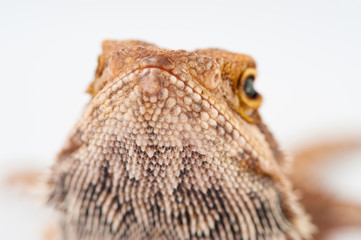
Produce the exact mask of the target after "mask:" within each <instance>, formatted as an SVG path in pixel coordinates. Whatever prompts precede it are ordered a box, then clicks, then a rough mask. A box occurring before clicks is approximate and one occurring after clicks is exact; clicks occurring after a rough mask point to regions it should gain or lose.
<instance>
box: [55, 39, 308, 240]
mask: <svg viewBox="0 0 361 240" xmlns="http://www.w3.org/2000/svg"><path fill="white" fill-rule="evenodd" d="M256 76H257V70H256V63H255V61H254V60H253V59H252V58H251V57H250V56H247V55H243V54H237V53H231V52H228V51H225V50H219V49H203V50H196V51H193V52H189V51H184V50H176V51H174V50H168V49H163V48H159V47H157V46H155V45H152V44H149V43H146V42H141V41H105V42H103V53H102V54H101V55H100V56H99V58H98V67H97V70H96V74H95V79H94V81H93V82H92V83H91V85H90V86H89V88H88V93H90V95H91V97H92V98H91V100H90V102H89V104H88V105H87V106H86V107H85V110H84V112H83V114H82V116H81V118H80V119H79V121H78V122H77V123H76V125H75V126H74V128H73V130H72V131H71V133H70V136H69V138H68V140H67V142H66V143H65V146H64V147H63V149H62V151H61V152H60V153H59V155H58V156H57V159H56V161H55V163H54V165H53V167H52V173H51V175H50V177H49V179H48V183H49V186H50V190H49V195H48V202H49V204H50V205H51V206H52V207H53V208H54V209H55V210H56V212H57V219H58V223H59V232H58V234H59V235H58V236H59V237H60V238H61V239H67V240H76V239H77V240H87V239H249V240H255V239H295V240H296V239H310V238H311V237H312V234H313V233H314V232H315V227H314V225H313V224H312V223H311V219H310V217H309V215H308V214H307V213H306V212H305V210H304V207H303V206H302V205H301V204H300V201H299V200H298V197H296V194H295V190H294V187H293V186H292V184H291V181H290V177H289V176H288V174H287V173H288V168H289V165H290V164H289V160H288V159H287V158H286V157H285V155H284V154H283V153H282V152H281V151H280V150H279V147H278V145H277V142H276V140H275V139H274V137H273V136H272V134H271V133H270V131H269V130H268V128H267V127H266V126H265V124H264V123H263V122H262V118H261V116H260V114H259V111H258V109H259V107H260V105H261V102H262V96H261V94H260V93H258V92H257V91H256V90H255V88H254V86H253V84H254V81H255V79H256Z"/></svg>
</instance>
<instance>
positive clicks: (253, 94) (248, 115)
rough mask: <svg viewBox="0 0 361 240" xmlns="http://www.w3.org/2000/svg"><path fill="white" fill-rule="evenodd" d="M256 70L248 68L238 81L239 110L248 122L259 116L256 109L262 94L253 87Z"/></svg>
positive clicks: (260, 101)
mask: <svg viewBox="0 0 361 240" xmlns="http://www.w3.org/2000/svg"><path fill="white" fill-rule="evenodd" d="M256 76H257V71H256V69H254V68H249V69H246V70H245V71H244V73H243V74H242V76H241V77H240V79H239V82H238V86H237V89H238V91H237V92H238V97H239V106H240V109H239V112H240V114H241V115H242V117H243V118H244V119H246V120H247V121H249V122H254V121H256V120H257V119H258V118H259V116H258V113H257V111H256V110H257V109H258V108H259V106H260V105H261V103H262V96H261V95H260V94H259V93H258V92H257V91H256V90H255V89H254V81H255V79H256Z"/></svg>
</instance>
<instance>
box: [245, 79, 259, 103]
mask: <svg viewBox="0 0 361 240" xmlns="http://www.w3.org/2000/svg"><path fill="white" fill-rule="evenodd" d="M253 83H254V76H252V75H251V76H248V77H247V78H246V80H245V81H244V86H243V90H244V92H245V93H246V95H247V96H248V97H249V98H256V97H257V94H258V93H257V92H256V90H255V89H254V86H253Z"/></svg>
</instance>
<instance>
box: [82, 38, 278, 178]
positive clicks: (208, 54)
mask: <svg viewBox="0 0 361 240" xmlns="http://www.w3.org/2000/svg"><path fill="white" fill-rule="evenodd" d="M256 75H257V72H256V64H255V61H254V60H253V59H252V58H251V57H250V56H247V55H242V54H236V53H231V52H228V51H224V50H218V49H205V50H197V51H194V52H187V51H184V50H178V51H174V50H167V49H161V48H158V47H156V46H154V45H152V44H149V43H145V42H140V41H120V42H118V41H105V42H104V43H103V54H102V55H100V56H99V58H98V68H97V71H96V74H95V80H94V82H93V83H92V84H91V85H90V86H89V88H88V92H89V93H90V94H91V95H92V96H93V100H92V103H93V104H95V105H99V106H100V105H102V106H105V105H107V108H108V110H109V111H111V113H108V114H106V116H105V118H107V120H109V121H110V120H111V118H116V117H114V116H111V115H115V114H116V113H117V112H118V115H117V116H118V118H119V119H118V121H121V122H122V123H123V125H124V126H126V127H127V129H128V130H127V131H122V132H123V133H127V134H131V130H132V131H134V135H135V138H136V139H138V141H137V143H138V145H139V146H141V147H142V149H143V150H144V149H147V148H148V147H149V146H163V147H180V148H183V147H184V146H188V145H192V146H194V145H195V142H198V144H197V145H198V149H197V151H198V152H202V153H206V152H208V150H207V147H210V146H208V145H207V144H204V141H203V140H204V138H208V141H210V140H212V141H213V144H219V140H220V139H222V140H224V139H229V142H231V140H233V141H234V143H233V146H228V147H229V148H230V149H231V150H233V151H234V153H233V154H235V155H236V154H238V153H237V152H238V151H240V150H244V149H247V152H249V153H250V154H251V155H253V157H254V158H256V159H258V158H261V160H260V161H257V163H258V165H259V166H258V167H259V169H262V170H263V171H264V172H268V173H271V172H274V171H276V170H277V169H276V168H277V161H281V159H280V158H282V157H281V154H279V152H278V148H277V146H276V144H275V141H274V140H273V138H272V136H271V135H270V134H269V132H268V131H267V129H266V127H265V126H264V125H263V124H262V121H261V118H260V116H259V113H258V108H259V106H260V104H261V102H262V96H261V95H260V94H259V93H257V92H256V91H255V89H254V88H253V82H254V80H255V78H256ZM119 99H120V100H119ZM124 116H126V118H127V119H124ZM138 120H139V121H138ZM125 122H126V123H125ZM134 124H135V125H134ZM157 128H158V129H159V130H161V131H160V132H161V134H160V132H158V131H157V130H156V132H154V131H153V130H154V129H157ZM146 129H151V130H148V131H151V134H149V133H148V132H147V131H146ZM139 131H141V132H139ZM165 132H166V133H165ZM150 135H152V137H150ZM155 135H156V136H155ZM200 139H201V140H200ZM141 142H142V143H141ZM270 143H271V144H270ZM237 144H238V146H237ZM225 145H229V144H225ZM151 152H152V151H151V150H149V153H151Z"/></svg>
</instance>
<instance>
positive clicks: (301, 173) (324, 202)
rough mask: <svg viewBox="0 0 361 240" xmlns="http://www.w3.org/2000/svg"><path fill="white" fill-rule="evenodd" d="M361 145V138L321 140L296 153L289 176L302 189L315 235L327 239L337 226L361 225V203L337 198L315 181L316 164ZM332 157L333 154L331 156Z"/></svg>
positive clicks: (303, 201) (316, 237)
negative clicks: (314, 228)
mask: <svg viewBox="0 0 361 240" xmlns="http://www.w3.org/2000/svg"><path fill="white" fill-rule="evenodd" d="M357 149H361V139H354V140H344V141H341V140H340V141H335V142H332V143H330V142H329V143H322V144H319V145H314V146H312V147H308V148H305V149H303V150H301V151H298V152H297V153H296V154H295V158H294V164H293V169H295V172H293V173H292V176H291V179H292V181H293V182H294V185H295V187H296V188H297V189H299V190H300V192H301V195H302V197H301V202H302V203H303V205H304V206H305V208H306V210H307V211H308V212H309V213H310V214H311V216H312V220H313V222H314V223H315V225H316V226H317V227H318V233H317V235H316V236H315V239H326V236H327V235H328V234H329V233H330V232H331V231H332V230H335V229H336V228H341V227H361V205H357V204H352V203H348V202H344V201H341V200H338V199H336V198H335V197H333V196H332V195H331V194H329V193H327V192H326V191H323V190H322V189H321V187H320V186H319V185H317V184H315V182H317V179H316V178H315V172H316V174H317V171H314V170H315V168H316V166H320V165H322V164H326V161H327V159H330V158H331V156H333V155H335V154H340V153H346V152H350V151H354V150H357ZM333 159H334V158H333Z"/></svg>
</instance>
